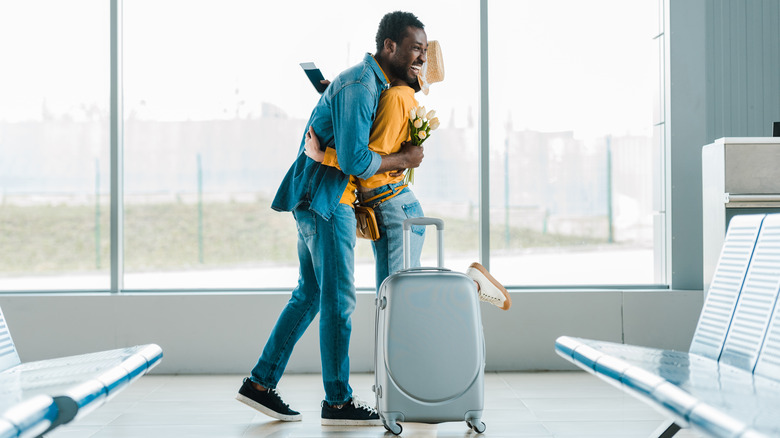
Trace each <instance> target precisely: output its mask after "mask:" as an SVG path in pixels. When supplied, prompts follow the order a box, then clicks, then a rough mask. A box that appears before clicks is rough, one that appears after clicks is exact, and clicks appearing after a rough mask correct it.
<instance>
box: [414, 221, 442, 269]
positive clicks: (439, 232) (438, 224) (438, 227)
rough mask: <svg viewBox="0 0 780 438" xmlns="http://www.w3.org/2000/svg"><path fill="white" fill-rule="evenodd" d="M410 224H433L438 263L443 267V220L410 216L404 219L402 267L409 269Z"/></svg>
mask: <svg viewBox="0 0 780 438" xmlns="http://www.w3.org/2000/svg"><path fill="white" fill-rule="evenodd" d="M412 225H435V226H436V231H437V232H436V235H437V236H438V237H437V239H436V241H437V242H438V248H439V250H438V263H439V267H440V268H443V267H444V242H443V241H442V239H443V238H444V221H443V220H441V219H437V218H433V217H411V218H409V219H406V220H404V269H409V266H411V264H412V255H411V252H410V250H409V246H410V245H409V243H410V240H411V238H412Z"/></svg>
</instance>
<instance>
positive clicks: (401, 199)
mask: <svg viewBox="0 0 780 438" xmlns="http://www.w3.org/2000/svg"><path fill="white" fill-rule="evenodd" d="M400 185H403V183H401V182H398V183H394V184H387V185H383V186H380V187H377V188H375V189H371V190H370V191H367V192H361V193H359V194H358V196H359V197H360V199H361V200H363V199H371V198H372V197H374V196H376V195H378V194H380V193H384V192H386V191H388V190H391V189H395V188H396V187H398V186H400ZM386 197H387V195H385V196H382V197H381V198H377V199H376V200H374V201H371V202H370V203H369V204H367V205H368V206H369V207H372V208H373V209H374V214H375V215H376V220H377V224H378V225H379V235H380V237H379V239H377V240H375V241H374V242H373V247H374V260H375V261H376V287H377V290H379V286H381V285H382V282H383V281H384V280H385V278H387V277H389V276H390V275H391V274H394V273H395V272H397V271H400V270H401V269H403V267H404V250H403V242H404V241H403V236H404V235H403V232H404V228H403V224H404V219H406V218H411V217H422V216H423V210H422V206H420V201H418V200H417V197H416V196H414V193H412V191H411V190H410V189H409V187H406V188H404V189H403V190H402V191H401V193H399V194H398V195H396V196H394V197H392V198H390V199H387V200H386V201H384V202H382V200H383V199H386ZM411 234H412V235H411V238H410V239H409V243H410V256H411V267H417V266H420V254H421V253H422V246H423V242H424V241H425V227H424V226H420V225H413V226H412V233H411Z"/></svg>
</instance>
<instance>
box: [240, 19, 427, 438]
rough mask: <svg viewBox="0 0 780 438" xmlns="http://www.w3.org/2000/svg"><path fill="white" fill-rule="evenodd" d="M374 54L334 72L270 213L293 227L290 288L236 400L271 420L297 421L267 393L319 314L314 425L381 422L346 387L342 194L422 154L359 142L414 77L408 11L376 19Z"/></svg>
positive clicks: (347, 289)
mask: <svg viewBox="0 0 780 438" xmlns="http://www.w3.org/2000/svg"><path fill="white" fill-rule="evenodd" d="M376 44H377V51H376V54H375V55H371V54H370V53H369V54H366V55H365V57H364V59H363V62H362V63H360V64H358V65H356V66H354V67H351V68H349V69H347V70H345V71H344V72H342V73H341V74H339V75H338V76H337V77H336V78H335V79H333V81H332V82H331V83H330V85H329V86H328V88H327V89H326V90H325V92H324V93H323V95H322V98H320V100H319V102H318V103H317V106H316V107H315V108H314V111H313V112H312V115H311V118H310V119H309V122H308V123H307V125H306V131H305V132H304V136H303V137H302V138H301V144H300V146H299V148H298V156H297V158H296V159H295V162H294V163H293V165H292V167H290V170H289V171H288V172H287V175H286V176H285V177H284V180H283V181H282V184H281V186H280V187H279V190H278V191H277V193H276V197H275V198H274V200H273V203H272V204H271V207H272V208H273V209H274V210H277V211H291V212H292V213H293V216H294V217H295V221H296V224H297V228H298V259H299V262H300V274H299V278H298V286H297V287H296V288H295V289H294V290H293V292H292V297H291V299H290V301H289V302H288V303H287V305H286V306H285V308H284V310H282V313H281V315H280V316H279V319H278V320H277V322H276V325H275V327H274V329H273V331H272V333H271V335H270V337H269V339H268V341H267V343H266V345H265V348H264V349H263V353H262V355H261V356H260V359H259V360H258V362H257V365H256V366H255V367H254V369H253V370H252V374H251V377H249V378H247V379H245V380H244V383H243V385H242V386H241V389H240V390H239V393H238V395H237V397H236V398H237V399H238V400H239V401H241V402H243V403H246V404H247V405H249V406H251V407H253V408H255V409H257V410H259V411H260V412H263V413H265V414H267V415H269V416H271V417H274V418H277V419H280V420H283V421H299V420H300V419H301V414H300V413H299V412H297V411H294V410H292V409H290V407H289V406H288V405H287V404H285V403H284V402H283V401H282V399H281V397H280V396H279V394H278V392H276V390H275V388H276V385H277V383H278V382H279V380H280V379H281V377H282V374H283V372H284V369H285V366H286V365H287V361H288V359H289V357H290V354H291V353H292V350H293V347H294V345H295V343H296V342H297V341H298V339H300V337H301V336H302V335H303V333H304V331H305V330H306V328H307V327H308V326H309V324H310V323H311V321H312V320H313V319H314V317H315V316H316V315H317V313H318V312H319V314H320V360H321V363H322V380H323V385H324V387H325V400H324V401H323V402H322V424H323V425H381V424H382V423H381V421H380V420H379V416H378V414H377V412H376V410H375V409H373V408H371V407H369V406H367V405H365V404H364V403H362V402H360V401H358V400H357V399H356V398H355V397H353V395H352V388H351V387H350V385H349V355H348V353H349V340H350V334H351V330H352V323H351V315H352V312H353V310H354V308H355V285H354V275H353V274H354V265H355V258H354V247H355V239H356V238H355V226H356V224H355V214H354V211H353V208H352V205H351V201H350V199H354V195H352V193H351V191H350V190H349V189H348V188H347V186H348V182H349V177H350V175H355V176H357V177H359V178H368V177H370V176H372V175H374V174H376V173H379V172H384V171H387V170H393V169H405V168H414V167H417V166H419V165H420V162H421V161H422V158H423V148H422V147H418V146H412V145H411V144H405V145H404V146H403V147H402V148H401V150H400V151H399V152H398V153H395V154H390V155H379V154H377V153H375V152H372V151H370V150H369V149H368V138H369V133H370V130H371V125H372V123H373V121H374V116H375V112H376V108H377V103H378V101H379V95H380V94H381V92H382V91H383V90H385V89H387V88H388V87H389V84H390V82H392V81H393V80H395V79H403V80H405V81H406V82H410V83H411V82H412V81H416V80H417V75H418V74H419V73H420V69H421V67H422V65H423V63H424V62H425V61H426V50H427V47H428V40H427V37H426V34H425V31H424V26H423V24H422V23H421V22H420V21H419V20H418V19H417V17H415V16H414V15H413V14H411V13H408V12H400V11H396V12H392V13H389V14H387V15H385V16H384V17H383V18H382V20H381V22H380V23H379V29H378V31H377V35H376ZM310 127H312V128H313V129H314V131H315V132H316V133H317V135H318V136H319V138H320V142H321V144H323V145H324V146H329V147H333V148H335V149H336V152H337V155H338V157H339V165H340V167H341V170H339V169H336V168H333V167H328V166H322V165H320V164H319V163H317V162H315V161H314V160H311V159H309V158H308V157H307V156H306V154H305V153H304V140H305V135H306V134H305V133H306V132H308V131H309V128H310Z"/></svg>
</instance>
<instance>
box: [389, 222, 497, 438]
mask: <svg viewBox="0 0 780 438" xmlns="http://www.w3.org/2000/svg"><path fill="white" fill-rule="evenodd" d="M412 225H435V226H436V229H437V236H438V238H437V241H438V264H439V266H438V267H435V268H409V265H410V263H409V262H410V260H409V244H408V242H409V236H410V234H409V233H410V232H411V231H410V230H411V226H412ZM443 231H444V222H443V221H442V220H441V219H434V218H425V217H422V218H413V219H407V220H406V221H405V222H404V269H403V270H401V271H399V272H397V273H395V274H393V275H391V276H389V277H387V279H385V281H383V282H382V285H381V286H380V288H379V293H378V295H377V298H376V327H375V334H376V347H375V352H374V365H375V370H376V373H375V374H376V382H375V384H374V392H375V394H376V402H377V403H376V406H377V410H378V411H379V416H380V417H381V419H382V422H383V424H384V426H385V429H387V430H388V431H390V432H392V433H393V434H395V435H398V434H400V433H401V431H402V429H403V428H402V426H401V425H400V424H399V422H401V421H410V422H418V423H442V422H447V421H464V420H465V421H466V423H467V425H468V427H469V428H471V429H473V430H474V431H475V432H477V433H482V432H484V431H485V423H483V422H482V420H481V418H482V410H483V405H484V395H485V389H484V371H485V340H484V336H483V334H482V319H481V314H480V308H479V299H478V297H477V288H476V285H475V284H474V281H473V280H472V279H470V278H469V277H468V276H466V275H465V274H462V273H460V272H453V271H450V270H449V269H445V268H443V264H444V263H443V261H444V259H443V243H442V237H443Z"/></svg>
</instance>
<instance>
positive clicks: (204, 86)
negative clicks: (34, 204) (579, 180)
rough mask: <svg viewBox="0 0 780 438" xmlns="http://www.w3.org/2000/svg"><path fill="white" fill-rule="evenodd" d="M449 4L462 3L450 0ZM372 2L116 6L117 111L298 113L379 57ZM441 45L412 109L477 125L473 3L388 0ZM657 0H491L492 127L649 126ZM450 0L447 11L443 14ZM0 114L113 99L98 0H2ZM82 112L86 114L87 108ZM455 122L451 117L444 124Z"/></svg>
mask: <svg viewBox="0 0 780 438" xmlns="http://www.w3.org/2000/svg"><path fill="white" fill-rule="evenodd" d="M454 4H457V6H453V5H454ZM386 5H387V4H385V3H383V2H359V1H333V2H322V1H313V0H304V1H281V2H265V1H257V0H218V1H217V0H132V1H124V19H125V24H124V43H125V53H124V67H125V71H124V74H125V77H124V78H125V93H124V98H125V104H126V109H125V111H126V114H128V113H129V112H130V111H135V112H136V113H137V114H138V115H139V117H147V118H155V119H187V118H190V119H209V118H224V117H232V116H233V115H234V114H235V113H236V111H238V113H239V114H242V115H245V114H247V113H254V114H258V113H259V111H260V107H261V104H262V103H263V102H270V103H273V104H274V105H277V106H279V107H281V108H282V109H283V110H284V111H285V112H286V113H287V114H288V115H289V116H291V117H296V118H307V117H308V114H309V112H310V110H311V108H312V107H313V106H314V104H315V102H316V99H317V97H318V95H317V94H316V93H315V92H314V91H313V89H312V88H311V86H310V85H309V83H308V82H307V79H306V76H305V75H304V74H303V72H302V71H301V69H300V67H299V65H298V64H299V63H300V62H303V61H313V62H315V63H316V64H317V65H318V66H319V67H320V68H321V70H322V71H323V73H324V74H325V76H326V77H333V76H334V75H336V74H337V73H338V72H339V71H341V70H343V69H344V68H347V67H349V66H351V65H353V64H355V63H357V62H359V61H360V60H361V58H362V56H363V54H364V53H366V52H372V53H373V52H374V47H375V44H374V34H375V32H376V26H377V24H378V22H379V20H380V18H381V16H382V15H383V14H384V13H386V12H388V11H389V10H390V9H388V7H387V6H386ZM394 5H395V7H394V8H392V9H402V10H409V11H412V12H414V13H415V14H416V15H417V16H418V17H419V18H420V19H421V20H422V21H423V23H425V25H426V31H427V34H428V38H429V39H437V40H439V41H440V43H441V47H442V52H443V54H444V61H445V66H446V79H445V82H443V83H439V84H435V85H434V86H433V87H432V91H431V93H430V94H429V95H428V96H422V95H420V96H419V100H420V101H421V103H422V104H424V105H426V107H428V108H429V109H436V110H437V111H438V112H439V116H440V118H441V119H442V121H443V124H444V126H445V127H446V126H449V124H450V122H453V123H454V124H455V125H457V126H464V125H465V124H466V121H467V119H468V118H469V114H471V116H472V117H473V120H475V121H476V118H477V116H478V105H479V53H478V48H479V29H478V26H479V3H478V2H477V1H473V2H457V3H455V2H452V1H451V0H429V1H426V2H419V1H406V0H404V1H396V2H394ZM656 5H657V1H656V0H641V1H638V0H635V1H625V0H592V1H587V2H584V1H581V0H503V1H499V0H490V1H489V14H490V15H489V17H490V26H489V29H490V33H489V41H490V50H491V51H490V71H491V76H490V86H491V90H492V93H491V96H490V102H491V109H490V111H491V118H492V119H493V126H495V127H497V128H498V127H502V126H504V124H505V123H506V120H507V117H508V116H509V115H510V114H511V117H512V123H513V126H514V128H515V129H532V130H540V131H556V130H574V131H575V132H576V133H578V134H580V135H583V136H590V135H594V136H595V135H603V134H605V133H614V134H618V135H619V134H623V133H626V132H634V133H647V132H649V129H650V124H651V122H652V120H651V114H652V113H651V111H652V95H653V93H654V92H657V88H656V84H655V81H656V79H655V78H656V72H657V71H658V64H657V56H658V55H657V52H656V50H657V48H656V45H657V42H656V41H654V40H653V37H654V36H655V35H656V34H657V21H658V18H657V10H656V8H657V6H656ZM453 8H457V11H453ZM0 59H3V64H4V67H3V68H2V69H0V119H3V120H8V121H14V120H30V119H38V118H40V115H41V108H42V107H43V105H44V101H45V104H46V107H47V108H48V109H49V110H50V111H52V112H54V113H55V114H62V113H70V114H78V113H79V111H80V110H79V108H80V107H89V106H94V105H97V107H99V108H100V109H103V110H105V109H106V108H107V102H108V2H107V1H105V0H74V1H68V2H62V1H58V0H27V1H24V2H16V1H13V2H12V1H3V2H0ZM82 112H83V110H82ZM452 117H454V120H448V119H451V118H452Z"/></svg>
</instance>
